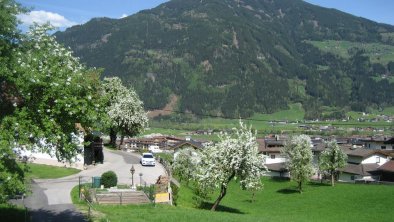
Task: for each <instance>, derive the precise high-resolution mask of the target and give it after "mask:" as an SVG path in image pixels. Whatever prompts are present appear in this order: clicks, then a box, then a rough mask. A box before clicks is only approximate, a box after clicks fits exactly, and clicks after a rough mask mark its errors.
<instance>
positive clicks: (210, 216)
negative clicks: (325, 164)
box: [94, 178, 394, 222]
mask: <svg viewBox="0 0 394 222" xmlns="http://www.w3.org/2000/svg"><path fill="white" fill-rule="evenodd" d="M263 182H264V189H263V190H261V191H257V192H256V194H255V197H254V198H253V197H252V194H253V193H252V192H250V191H242V190H240V188H239V186H238V184H236V183H235V182H233V183H231V185H230V187H229V190H228V194H227V196H226V197H225V198H224V199H223V201H222V202H221V204H220V207H219V209H218V211H217V212H212V211H210V210H208V208H209V206H210V204H211V203H212V202H213V201H214V198H215V197H216V196H215V195H213V196H212V199H211V201H210V203H207V204H206V205H207V207H206V208H207V209H196V208H195V207H194V205H193V200H192V191H191V189H189V188H188V187H186V186H184V185H183V186H181V189H180V192H179V197H178V201H177V202H178V204H177V206H169V205H159V204H157V205H153V204H148V205H139V206H138V205H126V206H105V205H95V206H94V209H95V210H94V211H95V215H98V216H97V217H96V218H95V220H98V221H106V220H109V221H119V222H121V221H164V222H165V221H188V222H194V221H214V222H215V221H251V222H256V221H327V222H331V221H332V222H337V221H357V222H358V221H380V222H383V221H392V219H393V217H394V212H393V211H392V197H393V196H394V187H393V186H388V185H367V184H337V185H336V186H335V187H331V186H329V185H327V184H320V183H312V182H311V183H309V184H307V185H306V186H305V189H304V192H303V193H302V194H300V193H298V192H296V191H295V188H296V184H295V183H294V182H290V181H283V180H282V181H281V180H279V181H278V180H271V179H267V178H265V179H263Z"/></svg>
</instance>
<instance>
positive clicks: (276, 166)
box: [265, 163, 288, 172]
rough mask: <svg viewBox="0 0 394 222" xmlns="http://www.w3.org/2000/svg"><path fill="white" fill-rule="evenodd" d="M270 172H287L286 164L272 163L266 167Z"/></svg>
mask: <svg viewBox="0 0 394 222" xmlns="http://www.w3.org/2000/svg"><path fill="white" fill-rule="evenodd" d="M265 166H266V167H267V169H268V170H269V171H275V172H287V171H288V170H287V169H286V165H285V163H272V164H266V165H265Z"/></svg>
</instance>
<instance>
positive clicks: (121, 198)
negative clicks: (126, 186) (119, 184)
mask: <svg viewBox="0 0 394 222" xmlns="http://www.w3.org/2000/svg"><path fill="white" fill-rule="evenodd" d="M122 194H123V192H120V205H122Z"/></svg>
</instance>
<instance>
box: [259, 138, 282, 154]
mask: <svg viewBox="0 0 394 222" xmlns="http://www.w3.org/2000/svg"><path fill="white" fill-rule="evenodd" d="M256 140H257V143H258V144H259V153H262V152H269V153H280V152H281V150H282V147H267V144H266V141H267V139H262V138H260V139H256Z"/></svg>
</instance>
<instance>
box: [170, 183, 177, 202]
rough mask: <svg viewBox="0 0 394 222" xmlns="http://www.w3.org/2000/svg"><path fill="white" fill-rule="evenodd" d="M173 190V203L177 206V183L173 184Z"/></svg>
mask: <svg viewBox="0 0 394 222" xmlns="http://www.w3.org/2000/svg"><path fill="white" fill-rule="evenodd" d="M171 190H172V203H173V204H174V205H175V206H176V205H177V200H178V193H179V187H178V186H177V185H176V184H175V183H173V182H171Z"/></svg>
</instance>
